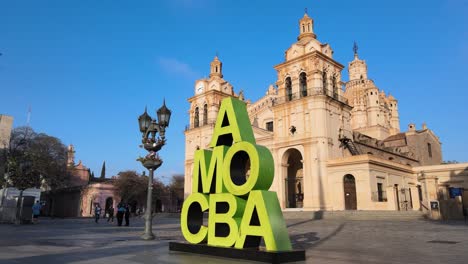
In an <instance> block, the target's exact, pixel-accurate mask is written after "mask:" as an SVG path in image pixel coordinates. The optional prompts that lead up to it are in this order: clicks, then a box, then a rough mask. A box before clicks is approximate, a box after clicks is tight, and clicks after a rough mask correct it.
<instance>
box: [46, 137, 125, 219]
mask: <svg viewBox="0 0 468 264" xmlns="http://www.w3.org/2000/svg"><path fill="white" fill-rule="evenodd" d="M67 166H68V173H69V175H70V178H69V185H68V187H66V188H61V189H57V190H49V191H45V192H43V193H42V198H41V200H42V201H44V204H45V205H44V207H43V209H42V212H43V214H44V215H48V216H54V217H89V216H93V215H94V211H93V208H94V206H95V205H96V204H99V206H100V207H101V208H102V209H103V210H107V208H109V207H110V206H112V207H113V208H116V207H117V204H118V202H120V197H119V196H118V195H117V193H116V189H115V187H114V185H113V184H112V181H113V179H108V178H104V179H101V178H94V177H92V176H91V174H90V171H89V169H88V168H87V167H86V166H84V165H83V163H82V162H81V161H79V162H78V164H75V148H74V147H73V145H69V146H68V164H67Z"/></svg>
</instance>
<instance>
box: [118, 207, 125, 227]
mask: <svg viewBox="0 0 468 264" xmlns="http://www.w3.org/2000/svg"><path fill="white" fill-rule="evenodd" d="M124 214H125V205H124V203H123V202H122V201H120V203H119V204H118V205H117V225H118V226H122V220H123V217H124Z"/></svg>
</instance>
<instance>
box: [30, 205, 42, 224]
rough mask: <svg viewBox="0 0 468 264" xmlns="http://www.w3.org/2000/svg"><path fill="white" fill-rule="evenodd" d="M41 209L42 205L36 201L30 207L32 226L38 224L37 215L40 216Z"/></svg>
mask: <svg viewBox="0 0 468 264" xmlns="http://www.w3.org/2000/svg"><path fill="white" fill-rule="evenodd" d="M41 208H42V205H41V204H40V203H39V201H36V203H35V204H34V205H33V206H32V213H33V224H36V223H37V222H38V219H39V215H40V214H41Z"/></svg>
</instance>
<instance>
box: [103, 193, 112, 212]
mask: <svg viewBox="0 0 468 264" xmlns="http://www.w3.org/2000/svg"><path fill="white" fill-rule="evenodd" d="M113 206H114V199H112V197H107V199H106V207H105V208H106V211H105V212H108V211H109V208H111V207H113ZM104 215H105V214H104Z"/></svg>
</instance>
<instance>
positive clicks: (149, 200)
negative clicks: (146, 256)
mask: <svg viewBox="0 0 468 264" xmlns="http://www.w3.org/2000/svg"><path fill="white" fill-rule="evenodd" d="M153 173H154V171H153V169H149V177H148V196H147V197H146V213H145V233H144V234H143V236H142V238H143V239H144V240H153V239H154V234H153V214H152V211H153Z"/></svg>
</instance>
